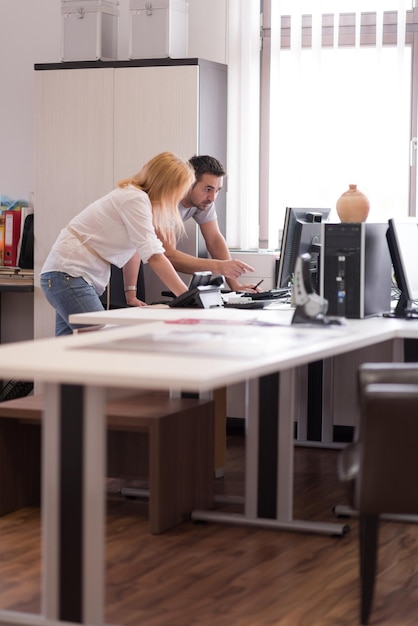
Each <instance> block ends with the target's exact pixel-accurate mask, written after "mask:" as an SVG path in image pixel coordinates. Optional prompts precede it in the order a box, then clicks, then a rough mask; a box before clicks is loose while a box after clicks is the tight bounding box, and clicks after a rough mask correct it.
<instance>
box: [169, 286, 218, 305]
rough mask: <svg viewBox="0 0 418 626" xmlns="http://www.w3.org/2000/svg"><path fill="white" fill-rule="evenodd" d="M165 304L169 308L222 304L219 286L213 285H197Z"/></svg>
mask: <svg viewBox="0 0 418 626" xmlns="http://www.w3.org/2000/svg"><path fill="white" fill-rule="evenodd" d="M167 304H168V306H169V307H171V308H175V307H182V308H185V309H214V308H218V307H223V305H224V303H223V300H222V296H221V290H220V287H219V286H214V285H199V286H198V287H195V288H194V289H189V290H188V291H185V292H184V293H182V294H181V296H177V298H173V300H170V301H169V302H167Z"/></svg>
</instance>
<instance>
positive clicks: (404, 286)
mask: <svg viewBox="0 0 418 626" xmlns="http://www.w3.org/2000/svg"><path fill="white" fill-rule="evenodd" d="M386 238H387V242H388V246H389V252H390V256H391V259H392V265H393V271H394V274H395V280H396V283H397V285H398V288H399V291H400V297H399V300H398V304H397V306H396V308H395V316H396V317H411V316H414V317H415V316H417V317H418V308H417V307H414V305H413V303H414V301H416V300H418V263H417V253H418V225H417V224H414V223H411V222H400V221H398V220H394V219H390V220H389V228H388V230H387V233H386Z"/></svg>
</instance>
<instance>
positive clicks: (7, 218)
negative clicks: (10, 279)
mask: <svg viewBox="0 0 418 626" xmlns="http://www.w3.org/2000/svg"><path fill="white" fill-rule="evenodd" d="M21 219H22V216H21V213H20V211H6V212H5V214H4V260H3V263H4V265H9V266H12V267H17V262H18V258H17V250H18V245H19V240H20V224H21Z"/></svg>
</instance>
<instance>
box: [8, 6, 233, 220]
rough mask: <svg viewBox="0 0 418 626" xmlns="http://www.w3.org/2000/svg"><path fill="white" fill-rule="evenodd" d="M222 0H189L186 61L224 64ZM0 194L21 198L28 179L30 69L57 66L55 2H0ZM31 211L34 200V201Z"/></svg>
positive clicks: (123, 14)
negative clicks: (193, 58)
mask: <svg viewBox="0 0 418 626" xmlns="http://www.w3.org/2000/svg"><path fill="white" fill-rule="evenodd" d="M227 2H228V0H189V56H190V57H200V58H204V59H209V60H211V61H218V62H220V63H225V62H226V54H227V43H226V25H227V17H226V15H227ZM119 12H120V15H119V20H118V58H119V59H127V58H128V50H129V0H119ZM0 41H1V47H0V194H5V195H7V196H9V197H11V198H21V199H27V198H28V194H29V192H30V191H32V190H33V188H34V179H33V176H34V174H33V171H34V170H33V91H34V70H33V67H34V64H35V63H56V62H59V61H60V50H61V3H60V2H59V0H19V1H18V2H17V1H16V0H10V1H8V2H7V1H6V0H1V1H0ZM35 210H36V198H35Z"/></svg>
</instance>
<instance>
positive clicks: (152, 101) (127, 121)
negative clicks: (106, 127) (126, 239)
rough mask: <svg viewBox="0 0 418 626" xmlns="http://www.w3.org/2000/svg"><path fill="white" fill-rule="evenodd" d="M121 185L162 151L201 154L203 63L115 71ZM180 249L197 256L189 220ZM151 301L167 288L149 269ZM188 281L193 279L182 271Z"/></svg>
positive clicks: (147, 288) (146, 271) (194, 231)
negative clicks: (200, 108) (200, 95)
mask: <svg viewBox="0 0 418 626" xmlns="http://www.w3.org/2000/svg"><path fill="white" fill-rule="evenodd" d="M114 138H115V177H116V178H115V183H116V182H117V181H118V180H120V179H122V178H125V177H126V176H129V175H130V174H134V173H135V172H137V171H138V170H139V169H140V168H141V167H142V165H143V164H144V163H145V162H146V161H148V159H150V158H151V157H153V156H155V155H156V154H158V153H159V152H163V151H165V150H169V151H170V152H174V153H175V154H178V155H179V156H180V157H182V158H183V159H186V160H187V159H189V158H190V157H191V156H193V155H194V154H198V152H199V67H198V66H170V67H164V66H162V67H129V68H116V69H115V134H114ZM185 227H186V232H187V235H186V236H185V237H183V238H182V240H181V242H180V243H179V248H180V249H181V250H183V251H184V252H187V253H188V254H191V255H193V256H196V255H197V228H196V224H195V222H194V220H189V221H188V222H187V223H186V224H185ZM144 274H145V293H146V300H147V302H153V301H158V300H159V299H160V298H161V291H162V290H163V289H164V288H165V286H164V284H163V283H162V282H161V280H160V279H159V278H158V277H157V276H156V275H155V274H154V272H153V271H152V270H151V268H150V267H149V266H147V265H146V266H145V267H144ZM182 278H183V279H184V280H186V281H188V277H186V276H184V275H182Z"/></svg>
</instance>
